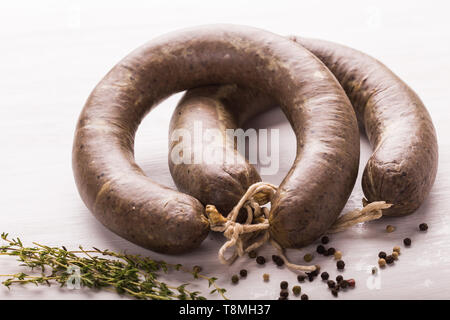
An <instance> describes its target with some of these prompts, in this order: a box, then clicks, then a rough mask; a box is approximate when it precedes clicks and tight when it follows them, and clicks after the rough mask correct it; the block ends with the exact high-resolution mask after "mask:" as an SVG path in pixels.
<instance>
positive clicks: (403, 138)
mask: <svg viewBox="0 0 450 320" xmlns="http://www.w3.org/2000/svg"><path fill="white" fill-rule="evenodd" d="M291 38H292V40H294V41H296V42H298V43H299V44H301V45H302V46H304V47H305V48H306V49H308V50H309V51H311V52H312V53H313V54H314V55H315V56H317V57H318V58H319V59H320V60H321V61H322V62H323V63H325V65H326V66H327V67H328V68H329V69H330V70H331V72H333V74H334V75H335V76H336V78H337V79H338V81H339V82H340V83H341V85H342V87H343V88H344V90H345V92H346V93H347V95H348V97H349V98H350V101H351V102H352V104H353V107H354V109H355V112H356V115H357V117H358V123H359V125H360V127H361V128H362V129H363V130H364V129H365V132H366V135H367V137H368V139H369V141H370V144H371V145H372V148H373V150H374V151H373V154H372V156H371V157H370V159H369V161H368V162H367V164H366V167H365V169H364V173H363V177H362V187H363V191H364V195H365V196H366V198H367V200H368V201H369V202H373V201H379V200H384V201H386V202H387V203H392V204H393V206H392V207H391V208H389V209H386V210H383V215H388V216H401V215H407V214H410V213H412V212H414V211H415V210H416V209H417V208H418V207H419V206H420V205H421V204H422V202H423V201H424V200H425V198H426V197H427V195H428V194H429V192H430V190H431V187H432V186H433V183H434V180H435V178H436V172H437V166H438V145H437V139H436V132H435V129H434V126H433V123H432V121H431V117H430V115H429V113H428V111H427V109H426V108H425V106H424V104H423V102H422V101H421V100H420V98H419V97H418V96H417V94H416V93H415V92H414V91H413V90H412V89H411V88H410V87H409V86H408V85H407V84H406V83H404V82H403V81H402V80H401V79H400V78H399V77H398V76H397V75H395V74H394V73H393V72H392V71H391V70H390V69H389V68H387V67H386V66H385V65H384V64H382V63H381V62H380V61H378V60H376V59H374V58H372V57H370V56H368V55H366V54H364V53H362V52H360V51H358V50H355V49H351V48H348V47H345V46H342V45H339V44H335V43H331V42H327V41H321V40H315V39H306V38H300V37H291Z"/></svg>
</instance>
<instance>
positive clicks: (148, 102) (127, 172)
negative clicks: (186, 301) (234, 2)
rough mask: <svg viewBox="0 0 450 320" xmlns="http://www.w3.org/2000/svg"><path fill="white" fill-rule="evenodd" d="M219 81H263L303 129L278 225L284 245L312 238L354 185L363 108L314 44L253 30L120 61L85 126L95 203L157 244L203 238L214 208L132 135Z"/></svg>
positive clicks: (94, 99)
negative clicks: (162, 108)
mask: <svg viewBox="0 0 450 320" xmlns="http://www.w3.org/2000/svg"><path fill="white" fill-rule="evenodd" d="M211 84H236V85H238V86H243V87H246V86H248V87H249V88H250V89H256V88H258V89H259V90H261V91H263V92H270V94H271V96H272V97H273V98H274V100H275V101H277V102H278V103H279V105H280V106H281V108H282V110H283V111H284V113H285V114H286V116H287V118H288V119H289V121H290V123H291V125H292V127H293V128H294V131H295V134H296V138H297V158H296V160H295V162H294V165H293V166H292V168H291V169H290V171H289V174H288V175H287V177H286V178H285V179H284V181H283V183H282V184H281V185H280V187H279V191H278V193H277V194H276V195H275V199H274V202H273V205H272V209H271V217H272V226H271V228H272V234H273V235H274V237H275V239H276V240H277V241H278V242H279V243H280V245H282V246H283V247H299V246H302V245H305V244H307V243H309V242H311V241H313V240H314V239H315V237H316V236H317V234H321V233H323V232H324V231H325V230H326V229H328V227H329V226H330V225H331V224H332V223H333V222H334V220H335V219H336V217H337V215H338V214H339V212H340V211H341V210H342V208H343V207H344V205H345V202H346V200H347V198H348V196H349V195H350V192H351V189H352V187H353V184H354V182H355V179H356V174H357V170H358V160H359V146H358V143H357V142H358V140H357V139H358V135H357V133H358V126H357V121H356V117H355V115H354V111H353V109H352V107H351V104H350V101H349V100H348V98H347V96H346V95H345V92H344V91H343V89H342V88H341V86H340V85H339V83H338V82H337V81H336V79H335V78H334V76H333V75H332V74H331V73H330V72H329V70H328V69H327V68H326V67H325V66H324V65H323V64H322V63H321V62H320V61H319V60H318V59H317V58H315V57H314V56H313V55H312V54H311V53H310V52H308V51H307V50H305V49H304V48H302V47H301V46H298V45H296V44H294V43H293V42H292V41H289V40H288V39H285V38H283V37H280V36H277V35H274V34H272V33H270V32H265V31H262V30H259V29H254V28H249V27H238V26H229V25H224V26H220V25H219V26H212V27H204V28H194V29H189V30H184V31H180V32H177V33H172V34H168V35H166V36H163V37H159V38H157V39H155V40H153V41H150V42H149V43H147V44H145V45H144V46H142V47H140V48H138V49H137V50H135V51H133V52H132V53H131V54H129V55H128V56H126V57H125V58H124V59H123V60H122V61H120V62H119V63H118V64H117V65H116V66H114V67H113V69H112V70H111V71H110V72H109V73H108V74H107V75H106V76H105V77H104V78H103V79H102V80H101V81H100V83H99V84H98V85H97V86H96V87H95V89H94V90H93V91H92V93H91V95H90V96H89V98H88V100H87V102H86V104H85V106H84V108H83V110H82V112H81V114H80V117H79V120H78V123H77V128H76V132H75V138H74V144H73V161H72V165H73V171H74V177H75V181H76V184H77V187H78V190H79V193H80V195H81V198H82V199H83V201H84V203H85V204H86V206H87V207H88V208H89V209H90V210H91V211H92V212H93V214H94V215H95V216H96V217H97V219H98V220H99V221H100V222H102V223H103V224H104V225H105V226H107V227H108V228H109V229H111V230H112V231H114V232H116V233H117V234H119V235H121V236H122V237H124V238H126V239H128V240H130V241H132V242H134V243H136V244H138V245H141V246H144V247H146V248H149V249H152V250H154V251H158V252H163V253H180V252H186V251H188V250H191V249H193V248H195V247H197V246H199V245H200V243H201V242H202V241H203V239H204V238H205V237H206V235H207V233H208V227H209V226H208V220H207V218H206V217H205V215H204V207H203V205H202V204H201V203H200V202H199V201H198V200H197V199H195V198H194V197H191V196H189V195H187V194H183V193H180V192H178V191H175V190H171V189H169V188H167V187H164V186H161V185H159V184H158V183H156V182H154V181H152V180H151V179H150V178H148V177H146V176H145V175H144V172H143V171H142V169H141V168H140V167H139V166H138V165H137V164H136V163H135V160H134V155H133V143H134V136H135V132H136V130H137V128H138V125H139V123H140V121H141V120H142V118H143V117H144V116H145V115H146V114H147V113H148V112H149V111H150V110H151V109H152V108H153V107H154V106H155V105H156V104H157V103H158V102H159V101H161V100H162V99H164V98H166V97H168V96H169V95H171V94H173V93H175V92H179V91H183V90H186V89H190V88H194V87H200V86H206V85H211ZM324 110H326V111H327V112H323V111H324ZM330 176H333V179H331V180H330V179H329V177H330ZM305 230H308V232H305Z"/></svg>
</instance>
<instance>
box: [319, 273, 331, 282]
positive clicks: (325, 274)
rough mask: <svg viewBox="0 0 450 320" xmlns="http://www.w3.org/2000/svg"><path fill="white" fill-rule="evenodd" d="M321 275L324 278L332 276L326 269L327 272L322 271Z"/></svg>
mask: <svg viewBox="0 0 450 320" xmlns="http://www.w3.org/2000/svg"><path fill="white" fill-rule="evenodd" d="M320 277H321V278H322V280H328V278H330V275H329V274H328V272H326V271H325V272H322V274H321V275H320Z"/></svg>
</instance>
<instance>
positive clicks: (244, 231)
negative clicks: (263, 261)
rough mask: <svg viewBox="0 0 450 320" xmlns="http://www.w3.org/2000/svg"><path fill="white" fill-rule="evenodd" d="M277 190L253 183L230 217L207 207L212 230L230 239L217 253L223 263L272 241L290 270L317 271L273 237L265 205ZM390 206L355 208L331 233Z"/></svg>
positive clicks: (374, 204)
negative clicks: (293, 256)
mask: <svg viewBox="0 0 450 320" xmlns="http://www.w3.org/2000/svg"><path fill="white" fill-rule="evenodd" d="M277 190H278V188H277V187H276V186H275V185H273V184H270V183H265V182H257V183H255V184H252V185H251V186H250V187H249V188H248V190H247V192H246V193H245V194H244V196H243V197H242V198H241V199H240V200H239V202H238V204H237V205H236V206H235V207H234V208H233V210H231V212H230V213H229V214H228V216H227V217H224V216H222V214H220V212H219V211H218V210H217V209H216V207H215V206H214V205H207V206H206V215H207V216H208V220H209V224H210V228H211V230H212V231H217V232H222V233H223V235H224V236H225V238H227V239H228V240H227V241H226V242H225V243H224V244H223V245H222V247H221V248H220V249H219V252H218V256H219V260H220V262H221V263H223V264H227V265H230V264H232V263H233V262H234V261H235V260H236V259H237V258H238V257H241V256H243V255H244V254H245V253H247V252H250V251H252V250H255V249H256V248H258V247H260V246H262V245H263V244H264V243H266V242H267V241H270V243H271V244H272V245H273V246H274V247H275V249H276V250H277V252H278V254H279V256H280V257H281V259H282V260H283V261H284V263H285V264H286V266H287V267H288V268H289V269H292V270H295V271H314V270H316V269H317V268H318V266H303V265H297V264H293V263H291V262H290V261H289V260H288V259H287V257H286V255H285V250H284V248H282V247H281V246H280V244H279V243H277V242H276V241H275V239H273V238H271V237H270V233H269V227H270V224H269V209H268V208H267V207H263V206H264V205H265V204H267V203H269V202H271V201H272V198H273V197H274V195H275V194H276V192H277ZM391 206H392V204H387V203H386V202H385V201H376V202H372V203H369V204H367V203H365V205H364V207H363V208H362V209H356V210H353V211H351V212H348V213H346V214H344V215H341V216H340V217H339V218H338V219H337V220H336V222H335V223H334V224H333V225H332V226H331V228H330V229H329V230H328V233H335V232H340V231H343V230H345V229H347V228H349V227H351V226H353V225H355V224H357V223H361V222H366V221H371V220H375V219H379V218H381V217H382V210H383V209H387V208H390V207H391ZM242 208H244V209H245V210H246V212H247V217H246V220H245V222H243V223H239V222H237V221H236V219H237V217H238V214H239V211H240V210H241V209H242ZM248 242H249V243H250V244H249V243H248ZM232 247H234V250H233V253H232V254H231V256H230V257H229V258H226V257H225V252H226V251H227V250H228V249H229V248H232Z"/></svg>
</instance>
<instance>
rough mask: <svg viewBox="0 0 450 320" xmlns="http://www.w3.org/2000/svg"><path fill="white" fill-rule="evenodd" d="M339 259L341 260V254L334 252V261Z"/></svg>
mask: <svg viewBox="0 0 450 320" xmlns="http://www.w3.org/2000/svg"><path fill="white" fill-rule="evenodd" d="M341 258H342V252H340V251H336V252H335V253H334V259H335V260H341Z"/></svg>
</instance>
